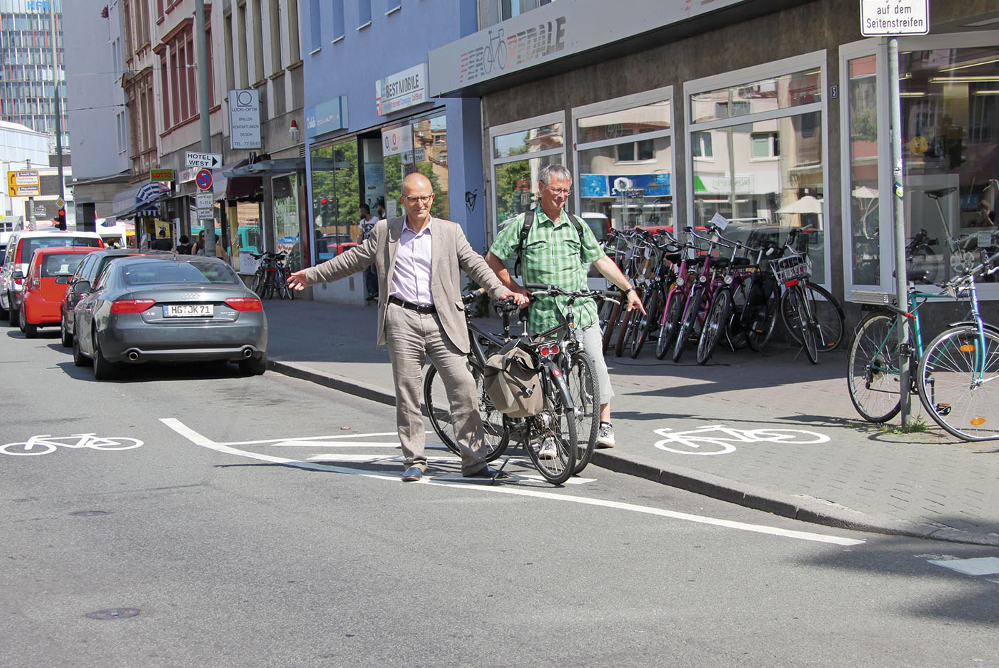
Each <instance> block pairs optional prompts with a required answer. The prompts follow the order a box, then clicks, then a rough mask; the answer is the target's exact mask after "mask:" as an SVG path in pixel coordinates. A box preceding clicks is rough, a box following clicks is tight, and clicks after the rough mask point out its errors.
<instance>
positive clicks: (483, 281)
mask: <svg viewBox="0 0 999 668" xmlns="http://www.w3.org/2000/svg"><path fill="white" fill-rule="evenodd" d="M405 218H406V217H405V216H399V217H398V218H391V219H388V220H379V221H378V222H377V223H375V228H374V230H373V231H372V233H371V236H370V237H368V238H367V240H365V241H364V242H363V243H361V244H358V245H357V246H354V247H353V248H350V249H348V250H346V251H344V252H343V253H341V254H340V255H338V256H337V257H335V258H333V259H331V260H327V261H326V262H323V263H322V264H320V265H317V266H315V267H309V268H308V269H306V270H305V278H306V280H307V281H308V283H309V285H315V284H317V283H329V282H331V281H336V280H339V279H341V278H345V277H347V276H350V275H352V274H356V273H357V272H359V271H363V270H364V268H365V267H367V266H368V265H370V264H371V263H374V264H375V267H376V269H377V270H378V345H384V344H385V308H386V306H387V305H388V296H389V287H390V286H391V285H392V275H393V273H394V271H395V256H396V252H397V251H398V250H399V239H400V237H401V236H402V227H403V223H404V221H405ZM431 225H432V227H431V233H430V239H431V241H430V253H431V262H432V269H431V275H430V294H431V295H433V298H434V306H436V307H437V315H438V316H439V318H440V321H441V325H443V327H444V333H445V334H446V335H447V338H448V339H450V341H451V343H453V344H454V345H455V347H457V348H458V350H460V351H461V352H463V353H468V352H470V351H471V347H470V345H469V341H468V327H467V326H466V324H465V305H464V304H463V303H462V301H461V276H460V272H461V271H464V272H465V273H466V274H468V275H469V276H470V277H471V278H472V280H474V281H475V282H476V283H478V284H479V285H480V286H482V287H484V288H485V289H486V291H487V292H488V293H489V296H490V297H492V298H494V299H496V298H498V297H499V296H500V295H502V294H503V293H505V292H506V291H507V290H506V288H505V287H503V284H502V283H501V282H500V280H499V279H498V278H497V277H496V274H495V273H493V270H492V269H490V268H489V265H487V264H486V261H485V260H484V259H483V258H482V256H481V255H479V254H478V253H476V252H475V251H474V250H472V247H471V246H470V245H469V244H468V240H467V239H466V238H465V232H464V230H462V229H461V226H460V225H458V224H457V223H453V222H451V221H450V220H443V219H441V218H434V219H433V220H432V222H431Z"/></svg>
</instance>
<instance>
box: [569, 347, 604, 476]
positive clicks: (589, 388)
mask: <svg viewBox="0 0 999 668" xmlns="http://www.w3.org/2000/svg"><path fill="white" fill-rule="evenodd" d="M566 382H567V383H568V384H569V394H570V395H571V396H572V403H573V407H574V411H575V422H576V439H577V441H576V467H575V469H574V470H573V474H574V475H579V474H580V472H582V470H583V469H585V468H586V465H587V464H589V463H590V459H591V458H592V457H593V449H594V448H595V447H596V445H597V433H598V432H599V431H600V405H601V404H602V403H603V400H602V398H601V397H600V386H599V385H598V384H597V381H596V371H595V368H594V366H593V360H591V359H590V356H589V355H587V354H586V353H584V352H582V351H577V352H576V353H573V355H572V359H571V360H570V362H569V374H568V376H567V377H566Z"/></svg>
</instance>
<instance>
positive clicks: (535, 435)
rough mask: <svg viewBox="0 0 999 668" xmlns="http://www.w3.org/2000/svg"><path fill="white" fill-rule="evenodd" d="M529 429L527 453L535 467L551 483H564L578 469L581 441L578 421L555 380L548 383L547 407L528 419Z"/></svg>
mask: <svg viewBox="0 0 999 668" xmlns="http://www.w3.org/2000/svg"><path fill="white" fill-rule="evenodd" d="M528 430H529V431H528V434H527V454H528V455H529V456H530V458H531V461H532V462H533V463H534V466H535V468H537V469H538V473H540V474H541V476H542V477H543V478H544V479H545V480H547V481H548V482H550V483H551V484H553V485H561V484H562V483H564V482H565V481H566V480H568V479H569V477H570V476H572V473H573V471H574V470H575V469H576V458H577V454H576V453H577V448H576V443H577V442H578V441H577V440H576V421H575V419H574V418H573V416H572V414H571V412H570V411H567V410H566V409H565V404H564V403H563V401H562V396H561V393H560V392H559V390H558V388H557V387H555V386H554V384H553V383H552V382H546V383H545V408H544V410H543V411H542V412H541V414H540V415H535V416H534V417H531V418H528ZM546 446H549V447H548V448H546Z"/></svg>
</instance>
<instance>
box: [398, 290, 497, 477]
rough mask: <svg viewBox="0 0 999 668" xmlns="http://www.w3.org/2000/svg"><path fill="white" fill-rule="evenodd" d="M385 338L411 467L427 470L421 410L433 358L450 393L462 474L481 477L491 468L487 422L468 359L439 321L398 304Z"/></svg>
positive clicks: (404, 448) (404, 449)
mask: <svg viewBox="0 0 999 668" xmlns="http://www.w3.org/2000/svg"><path fill="white" fill-rule="evenodd" d="M385 338H386V341H387V342H388V350H389V359H390V360H391V361H392V375H393V376H394V379H395V397H396V406H395V416H396V425H397V429H398V431H399V442H400V443H401V444H402V453H403V455H404V457H405V464H406V467H407V468H408V467H410V466H418V467H420V468H421V469H423V470H424V471H426V469H427V457H426V454H424V446H425V445H426V428H425V427H424V424H423V414H422V413H421V411H420V406H421V404H422V399H423V396H422V395H423V364H424V361H425V360H426V358H427V356H429V357H430V360H431V361H432V362H433V364H434V366H435V367H437V373H438V374H440V377H441V380H442V381H444V387H445V388H446V389H447V398H448V402H449V403H450V405H451V418H452V420H453V422H454V433H455V441H456V442H457V443H458V447H459V449H460V450H461V473H462V475H471V474H473V473H476V472H477V471H479V470H480V469H481V468H482V467H483V466H485V464H486V460H485V450H484V447H483V445H484V444H483V435H482V417H481V416H480V415H479V410H478V404H479V398H478V396H477V389H476V386H475V379H474V378H473V377H472V372H471V370H469V368H468V358H467V356H466V355H464V354H463V353H462V352H461V351H459V350H458V349H457V348H456V347H455V346H454V344H452V343H451V341H450V340H449V339H448V338H447V336H446V335H445V334H444V330H443V329H442V328H441V324H440V321H439V320H438V319H437V316H436V315H429V314H428V315H423V314H420V313H417V312H416V311H411V310H409V309H406V308H403V307H402V306H399V305H397V304H391V303H390V304H388V305H387V306H386V311H385Z"/></svg>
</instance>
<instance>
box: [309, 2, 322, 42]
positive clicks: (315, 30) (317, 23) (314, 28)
mask: <svg viewBox="0 0 999 668" xmlns="http://www.w3.org/2000/svg"><path fill="white" fill-rule="evenodd" d="M319 3H320V0H309V38H310V41H309V50H311V51H318V50H319V49H321V48H323V23H322V20H321V14H320V11H319Z"/></svg>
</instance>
